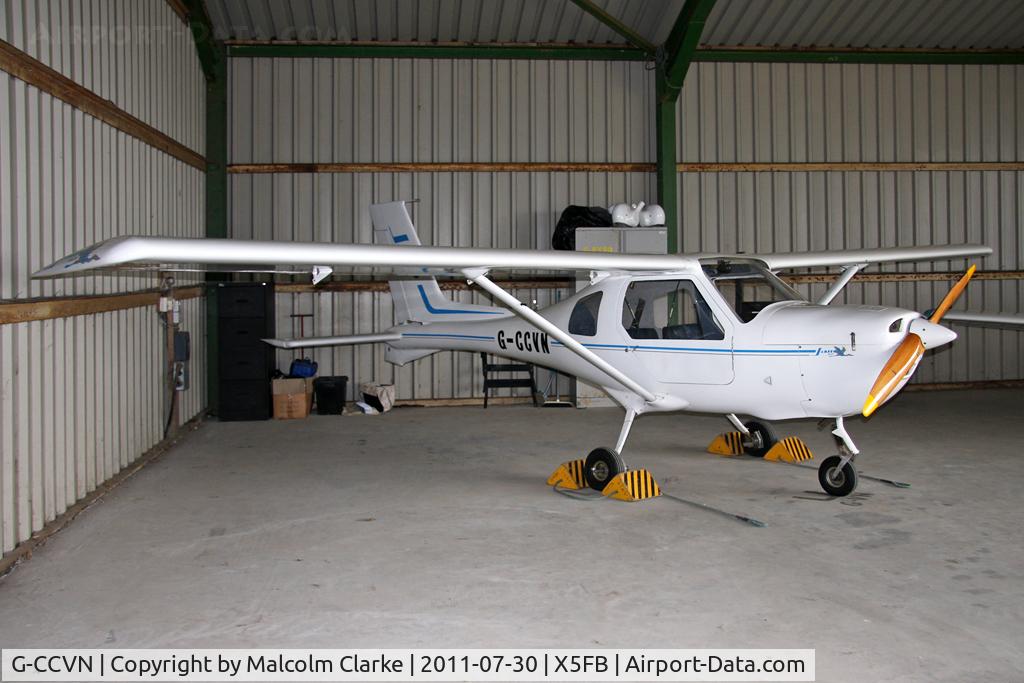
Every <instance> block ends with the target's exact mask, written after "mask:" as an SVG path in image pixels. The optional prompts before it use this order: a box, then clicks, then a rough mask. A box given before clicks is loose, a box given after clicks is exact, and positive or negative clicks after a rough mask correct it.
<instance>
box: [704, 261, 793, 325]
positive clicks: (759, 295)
mask: <svg viewBox="0 0 1024 683" xmlns="http://www.w3.org/2000/svg"><path fill="white" fill-rule="evenodd" d="M703 267H704V274H705V275H707V276H708V279H709V280H711V282H712V283H714V285H715V288H717V289H718V291H719V293H720V294H721V295H722V298H723V299H725V302H726V303H727V304H729V306H731V307H732V309H733V310H734V311H735V312H736V317H738V318H739V319H740V320H741V321H742V322H745V323H748V322H750V321H751V320H753V319H754V318H755V317H757V314H758V313H760V312H761V310H762V309H764V308H765V307H766V306H769V305H771V304H773V303H776V302H778V301H794V300H797V301H800V300H802V299H803V297H801V296H800V294H799V293H798V292H796V291H795V290H794V289H793V288H792V287H790V286H789V285H787V284H786V283H785V282H783V281H782V280H780V279H779V278H778V277H776V276H775V275H774V274H772V273H771V272H770V271H768V270H767V269H766V268H764V267H763V266H760V265H758V264H756V263H750V262H735V261H729V260H725V259H722V260H719V261H717V262H715V263H704V264H703Z"/></svg>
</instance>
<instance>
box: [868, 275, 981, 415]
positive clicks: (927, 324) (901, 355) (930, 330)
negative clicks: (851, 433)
mask: <svg viewBox="0 0 1024 683" xmlns="http://www.w3.org/2000/svg"><path fill="white" fill-rule="evenodd" d="M975 268H976V267H975V266H971V267H970V268H968V269H967V272H966V273H965V274H964V276H963V277H962V278H960V280H959V281H958V282H957V283H956V284H955V285H953V288H952V289H950V290H949V293H948V294H946V296H945V298H943V299H942V303H940V304H939V305H938V306H937V307H936V308H935V311H934V312H933V313H932V315H931V317H930V318H928V320H927V321H925V320H924V319H916V320H912V321H911V323H910V327H909V330H908V332H907V336H906V337H904V338H903V341H902V342H900V345H899V346H897V347H896V350H895V351H894V352H893V354H892V356H890V357H889V361H888V362H887V363H886V364H885V367H883V368H882V372H880V373H879V374H878V379H876V380H875V383H874V385H873V386H872V387H871V391H870V392H869V393H868V398H867V400H866V401H864V409H863V411H862V412H863V414H864V417H868V416H870V415H871V413H873V412H875V410H877V409H878V406H880V405H882V404H883V403H885V402H886V401H888V400H889V399H890V398H891V397H892V395H893V394H895V393H896V391H897V390H898V389H899V387H900V386H902V384H903V382H904V381H905V380H906V379H908V378H909V377H910V375H911V374H913V372H914V370H916V369H917V364H918V363H920V362H921V357H922V356H923V355H924V352H925V349H926V348H928V347H929V346H936V345H937V344H944V343H948V342H950V341H952V340H953V338H955V335H953V333H952V332H950V331H949V330H946V328H944V327H940V326H939V324H938V323H939V321H940V320H942V316H944V315H946V312H947V311H949V309H950V308H952V306H953V304H955V303H956V300H957V299H959V298H960V295H961V294H962V293H963V291H964V288H966V287H967V283H968V282H970V280H971V277H972V276H973V275H974V271H975ZM922 337H923V338H922ZM925 339H928V340H929V341H927V342H926V341H925Z"/></svg>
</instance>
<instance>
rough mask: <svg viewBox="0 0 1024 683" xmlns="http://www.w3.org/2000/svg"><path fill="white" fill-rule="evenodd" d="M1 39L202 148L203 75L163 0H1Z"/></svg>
mask: <svg viewBox="0 0 1024 683" xmlns="http://www.w3.org/2000/svg"><path fill="white" fill-rule="evenodd" d="M0 15H3V18H2V19H0V39H2V40H5V41H7V42H8V43H11V44H12V45H14V46H15V47H17V48H18V49H20V50H23V51H24V52H27V53H28V54H30V55H32V56H33V57H35V58H36V59H38V60H39V61H41V62H43V63H44V64H46V65H47V66H49V67H50V68H52V69H54V70H56V71H59V72H60V73H61V74H63V75H64V76H67V77H68V78H71V79H73V80H74V81H75V82H77V83H80V84H81V85H83V86H85V87H86V88H88V89H90V90H92V91H93V92H95V93H96V94H97V95H100V96H101V97H103V98H104V99H108V100H110V101H112V102H113V103H114V104H116V105H117V106H118V107H120V108H121V109H123V110H125V111H126V112H128V113H129V114H132V115H133V116H135V117H137V118H139V119H141V120H143V121H145V122H146V123H148V124H149V125H151V126H153V127H154V128H156V129H157V130H159V131H161V132H162V133H165V134H167V135H169V136H170V137H172V138H174V139H175V140H177V141H178V142H180V143H182V144H183V145H185V146H186V147H189V148H191V149H194V150H198V151H202V149H203V144H204V139H205V138H204V132H203V129H204V126H205V125H206V118H205V117H204V116H197V112H198V113H201V112H202V111H203V101H204V96H205V81H204V80H203V77H202V71H201V68H200V66H199V58H198V57H197V55H196V49H195V46H194V44H193V42H192V34H191V32H190V30H189V28H188V27H187V26H186V25H185V24H184V23H183V22H182V21H181V20H180V19H179V18H178V15H177V14H175V13H174V11H173V10H172V9H171V7H170V5H168V4H167V0H6V1H5V2H4V3H3V7H2V8H0Z"/></svg>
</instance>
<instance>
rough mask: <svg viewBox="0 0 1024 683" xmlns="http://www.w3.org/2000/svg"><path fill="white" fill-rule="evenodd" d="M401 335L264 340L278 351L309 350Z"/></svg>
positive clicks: (394, 333) (399, 337)
mask: <svg viewBox="0 0 1024 683" xmlns="http://www.w3.org/2000/svg"><path fill="white" fill-rule="evenodd" d="M401 338H402V335H401V334H400V333H398V332H388V333H383V334H353V335H349V336H347V337H306V338H304V339H264V340H263V341H265V342H267V343H268V344H270V345H271V346H276V347H277V348H279V349H310V348H315V347H318V346H349V345H352V344H378V343H380V342H389V341H398V340H399V339H401Z"/></svg>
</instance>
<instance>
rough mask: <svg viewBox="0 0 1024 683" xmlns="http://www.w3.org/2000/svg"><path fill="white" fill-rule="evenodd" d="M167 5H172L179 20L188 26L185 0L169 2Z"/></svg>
mask: <svg viewBox="0 0 1024 683" xmlns="http://www.w3.org/2000/svg"><path fill="white" fill-rule="evenodd" d="M167 4H168V5H170V7H171V9H172V10H173V11H174V13H175V14H177V15H178V18H179V19H181V23H183V24H185V25H186V26H187V25H188V7H186V6H185V2H184V0H167Z"/></svg>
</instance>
